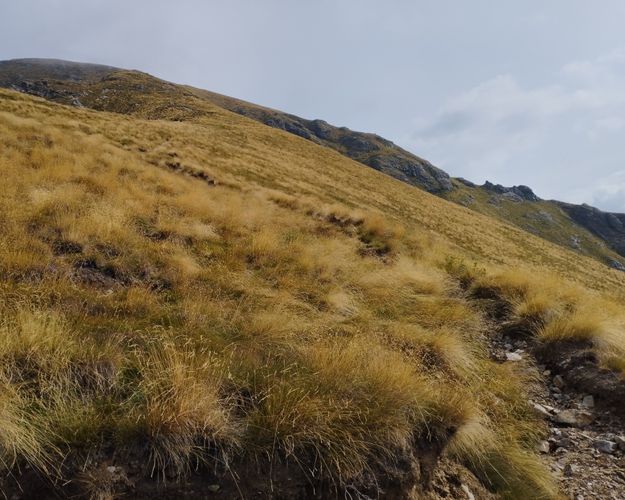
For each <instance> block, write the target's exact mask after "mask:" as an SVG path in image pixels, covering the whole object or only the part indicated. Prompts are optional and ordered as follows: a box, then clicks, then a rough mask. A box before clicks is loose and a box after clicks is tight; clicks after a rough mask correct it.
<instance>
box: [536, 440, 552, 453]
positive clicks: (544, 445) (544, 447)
mask: <svg viewBox="0 0 625 500" xmlns="http://www.w3.org/2000/svg"><path fill="white" fill-rule="evenodd" d="M550 448H551V447H550V446H549V441H541V442H540V443H538V445H537V446H536V449H537V450H538V451H539V452H540V453H549V450H550Z"/></svg>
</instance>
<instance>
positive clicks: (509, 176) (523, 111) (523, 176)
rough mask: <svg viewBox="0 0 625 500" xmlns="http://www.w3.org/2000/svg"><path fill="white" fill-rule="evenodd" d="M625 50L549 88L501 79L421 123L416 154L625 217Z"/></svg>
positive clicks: (575, 65) (414, 140) (573, 70)
mask: <svg viewBox="0 0 625 500" xmlns="http://www.w3.org/2000/svg"><path fill="white" fill-rule="evenodd" d="M624 130H625V49H624V50H616V51H613V52H610V53H608V54H605V55H603V56H601V57H598V58H596V59H594V60H586V61H574V62H570V63H568V64H566V65H564V66H563V67H562V68H561V69H560V70H558V71H557V72H556V73H555V74H554V75H553V78H552V81H550V82H549V83H547V84H544V85H542V86H540V85H539V86H526V85H522V84H521V83H520V82H519V80H518V79H517V78H515V77H514V76H513V75H511V74H504V75H498V76H496V77H494V78H492V79H490V80H487V81H485V82H483V83H480V84H479V85H477V86H475V87H473V88H471V89H469V90H467V91H465V92H462V93H460V94H459V95H456V96H455V97H453V98H451V99H448V100H447V102H446V103H445V104H444V105H443V106H442V107H441V108H440V109H439V110H438V111H437V112H436V113H435V114H434V115H432V116H429V117H425V118H422V119H421V120H420V121H419V122H417V123H416V130H415V132H414V133H413V135H412V137H411V139H409V141H410V144H409V147H410V148H411V149H413V150H415V151H419V152H420V154H422V155H423V156H425V157H426V158H429V159H430V160H432V161H434V162H435V163H439V165H440V166H442V167H443V168H446V169H448V170H449V171H451V173H452V174H454V175H461V176H464V177H468V178H470V179H473V180H476V181H478V182H482V181H483V180H485V179H489V180H492V181H496V182H501V183H510V184H512V183H517V184H519V183H523V184H530V185H533V186H534V187H535V188H536V189H537V191H538V192H539V193H540V194H543V196H546V197H560V198H563V197H564V198H566V197H567V196H569V197H572V198H575V200H571V201H580V200H579V197H580V196H581V195H582V194H583V195H584V196H586V197H587V198H586V199H584V200H582V201H587V202H595V203H597V204H599V205H600V206H602V207H605V208H611V209H618V210H625V174H623V173H622V172H617V174H613V172H615V170H618V169H620V168H622V167H623V166H625V148H622V147H621V146H620V144H621V143H622V142H623V131H624Z"/></svg>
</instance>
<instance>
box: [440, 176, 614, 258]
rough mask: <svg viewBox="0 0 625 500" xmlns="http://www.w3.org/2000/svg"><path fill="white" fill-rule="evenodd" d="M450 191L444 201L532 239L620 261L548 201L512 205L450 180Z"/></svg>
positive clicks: (602, 242)
mask: <svg viewBox="0 0 625 500" xmlns="http://www.w3.org/2000/svg"><path fill="white" fill-rule="evenodd" d="M454 188H455V189H454V190H453V191H450V192H449V193H445V195H444V198H445V199H447V200H450V201H453V202H455V203H459V204H461V205H464V206H467V207H468V208H470V209H471V210H475V211H476V212H479V213H482V214H485V215H488V216H490V217H494V218H497V219H500V220H502V221H504V222H508V223H510V224H513V225H515V226H517V227H520V228H522V229H524V230H526V231H528V232H530V233H532V234H534V235H536V236H540V237H541V238H544V239H546V240H548V241H551V242H553V243H556V244H558V245H560V246H562V247H564V248H570V249H572V250H575V251H577V252H579V253H582V254H584V255H588V256H590V257H593V258H595V259H597V260H598V261H599V262H605V263H607V264H609V263H610V262H614V261H616V262H621V263H622V262H624V261H623V257H622V256H620V255H619V254H617V253H616V252H615V251H613V250H611V249H610V247H609V246H607V244H606V243H605V242H604V241H603V240H601V239H600V238H598V237H597V236H595V235H594V234H592V233H591V232H590V231H588V230H587V229H585V228H584V227H582V226H580V225H579V224H576V223H575V222H574V221H573V220H572V219H571V218H570V217H569V215H567V214H566V213H565V212H564V211H563V210H562V209H561V208H560V207H559V206H558V204H557V202H553V201H549V200H541V201H538V202H527V201H523V202H516V201H510V200H506V199H505V198H503V197H498V196H497V195H495V194H494V193H492V192H489V191H488V190H486V189H484V188H483V187H481V186H476V187H470V186H466V185H465V184H463V183H462V182H459V181H454Z"/></svg>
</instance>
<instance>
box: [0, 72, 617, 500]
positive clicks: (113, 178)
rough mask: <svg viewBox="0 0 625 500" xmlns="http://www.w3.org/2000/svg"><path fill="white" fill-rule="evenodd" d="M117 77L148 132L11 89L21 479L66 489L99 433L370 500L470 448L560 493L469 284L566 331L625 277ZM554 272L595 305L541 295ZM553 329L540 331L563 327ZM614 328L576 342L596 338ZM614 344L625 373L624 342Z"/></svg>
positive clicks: (171, 457) (6, 246) (10, 197)
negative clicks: (396, 469)
mask: <svg viewBox="0 0 625 500" xmlns="http://www.w3.org/2000/svg"><path fill="white" fill-rule="evenodd" d="M116 78H119V81H118V83H119V87H118V92H115V91H113V92H112V93H111V94H110V95H109V96H108V97H107V104H106V108H107V109H115V110H117V111H129V112H131V113H132V114H134V115H135V116H136V117H130V116H123V115H118V114H108V113H102V112H100V113H98V112H94V111H87V110H81V109H76V108H68V107H63V106H59V105H56V104H51V103H49V102H45V101H43V100H40V99H35V98H31V97H27V96H24V95H20V94H18V93H15V92H10V91H0V137H1V141H2V148H1V149H0V169H1V170H2V176H3V180H4V183H5V184H4V186H5V187H4V188H3V190H2V193H1V194H0V225H1V226H2V232H1V236H0V276H1V277H2V282H1V283H2V285H1V288H0V307H1V308H2V309H1V311H2V318H3V319H2V325H1V326H0V332H2V336H1V337H0V356H1V357H2V360H3V368H2V370H0V398H2V400H3V403H4V404H3V405H1V406H0V408H1V409H0V423H1V424H2V425H0V453H1V455H0V459H1V461H2V462H3V463H4V464H5V465H6V466H8V467H10V466H12V464H13V463H14V462H15V460H17V461H18V462H19V461H23V460H27V461H30V462H31V463H33V464H35V465H37V466H38V467H40V468H42V469H45V470H48V472H49V473H50V474H55V473H56V472H55V471H54V468H53V467H52V465H51V464H52V462H51V460H52V459H53V457H54V456H55V454H56V453H67V452H68V450H73V451H72V453H73V454H76V453H78V451H77V450H80V449H84V448H83V447H85V446H87V447H95V448H97V447H98V446H99V443H101V442H102V440H103V439H105V440H106V441H110V442H113V443H117V444H116V447H117V448H120V449H123V448H124V447H130V446H131V444H132V443H135V442H141V443H148V448H147V449H148V452H147V453H148V456H147V459H148V460H149V463H150V464H152V465H153V467H154V468H155V470H156V471H157V472H159V473H165V472H166V471H167V472H168V474H170V475H171V474H173V475H174V476H176V475H181V474H183V473H184V472H185V471H186V470H187V468H188V467H190V466H191V465H192V464H193V461H194V459H196V458H202V459H206V460H218V459H220V457H223V456H230V457H233V459H232V460H231V462H232V463H233V466H234V467H236V466H237V464H241V463H247V462H251V461H254V460H256V461H259V460H260V461H261V462H263V461H267V460H268V457H269V459H271V460H273V457H274V456H275V457H280V458H281V459H283V460H284V459H288V457H290V460H294V461H300V462H302V461H303V462H306V463H313V462H308V461H309V460H313V461H314V462H316V463H317V464H319V465H318V467H317V469H315V470H314V474H315V475H316V476H317V477H322V478H325V479H329V480H331V481H334V482H335V483H336V484H339V485H345V484H355V485H357V486H358V485H361V486H362V485H365V484H366V483H367V480H368V478H369V479H370V478H371V476H372V475H374V476H376V475H378V476H379V475H380V474H382V475H383V474H385V473H384V471H387V472H386V474H388V473H389V472H388V471H389V470H390V469H391V465H392V464H393V463H394V460H396V459H397V458H402V457H404V458H405V457H410V456H411V454H412V453H413V452H415V450H416V449H419V445H418V443H421V442H422V441H423V440H426V442H427V443H429V444H428V446H431V447H433V446H435V443H436V442H439V441H440V442H446V440H447V439H448V438H449V436H450V434H453V437H452V439H451V443H450V444H449V453H450V454H451V455H452V456H454V457H456V458H457V459H459V460H461V461H463V462H465V463H468V464H469V465H470V466H471V467H472V469H473V470H474V471H475V472H476V474H478V475H479V477H481V478H482V479H483V481H484V482H485V483H488V484H490V485H491V486H492V487H494V488H497V489H498V490H499V491H500V492H502V493H506V492H508V493H509V494H510V495H513V496H515V495H516V496H519V495H525V497H531V496H537V495H539V494H544V495H551V494H553V490H552V487H551V486H550V484H549V479H548V474H547V473H546V472H541V465H540V463H539V461H538V460H537V459H536V458H535V457H533V454H532V452H531V450H532V447H533V443H534V442H535V440H536V439H537V437H538V436H539V435H540V432H541V430H540V429H541V428H540V425H539V424H538V423H537V422H536V421H535V419H534V417H533V416H532V415H531V414H530V412H529V410H528V408H527V406H526V404H525V399H524V396H523V384H524V381H523V379H522V377H521V376H520V375H519V374H517V373H515V372H514V370H513V369H512V368H510V367H508V366H507V365H497V364H495V363H493V362H491V361H489V360H488V359H487V356H486V354H485V345H484V338H485V335H486V334H487V332H486V330H485V323H484V320H483V317H482V314H481V313H480V311H479V310H477V309H476V308H475V306H474V305H472V303H471V302H470V301H469V300H468V297H467V296H466V294H465V293H464V292H463V290H462V288H461V287H460V282H459V281H458V278H459V277H460V278H462V275H465V274H467V273H471V274H472V275H473V276H472V278H471V279H474V280H483V281H485V282H487V281H488V282H491V283H492V282H494V283H495V284H496V285H497V286H500V287H501V288H502V290H503V289H505V290H507V291H508V292H506V293H508V295H509V297H510V300H511V301H512V300H515V301H516V302H515V304H516V306H517V311H516V313H517V314H519V315H521V316H523V315H525V316H527V315H528V314H530V313H531V314H534V315H535V316H536V315H540V316H541V317H543V316H545V317H547V316H548V317H549V318H551V317H552V316H553V317H557V319H559V320H560V319H561V318H563V317H564V318H569V316H570V312H571V310H573V311H575V310H579V311H583V309H582V307H581V306H582V305H586V304H593V305H596V304H597V303H598V302H597V301H603V302H601V303H602V304H608V302H606V299H604V298H603V297H602V296H601V294H609V295H610V296H611V297H612V300H614V301H617V304H618V303H621V301H622V300H623V297H624V291H625V288H624V286H623V285H624V284H625V276H624V275H623V274H622V273H618V272H615V271H607V270H606V268H605V267H604V266H603V265H601V264H599V263H597V262H596V261H594V260H592V259H589V258H585V257H580V256H579V255H576V254H573V253H571V252H568V251H566V250H563V249H562V248H559V247H557V246H555V245H553V244H550V243H548V242H545V241H544V240H542V239H540V238H537V237H534V236H531V235H528V234H527V233H525V232H523V231H521V230H518V229H516V228H513V227H511V226H508V225H506V224H502V223H499V222H497V221H496V220H493V219H491V218H488V217H485V216H482V215H479V214H476V213H474V212H472V211H470V210H468V209H464V208H462V207H459V206H457V205H454V204H452V203H449V202H446V201H444V200H441V199H439V198H436V197H434V196H431V195H429V194H427V193H425V192H422V191H420V190H417V189H414V188H412V187H411V186H408V185H406V184H403V183H401V182H399V181H396V180H394V179H392V178H389V177H386V176H384V175H382V174H379V173H377V172H375V171H373V170H369V169H363V168H362V166H361V165H360V164H358V163H356V162H353V161H351V160H348V159H346V158H345V157H343V156H341V155H340V154H338V153H336V152H334V151H331V150H329V149H325V148H321V147H319V146H316V145H314V144H312V143H310V142H308V141H305V140H303V139H299V138H297V137H294V136H292V135H290V134H287V133H283V132H280V131H276V130H273V129H271V128H269V127H265V126H262V125H260V124H258V123H256V122H254V121H252V120H249V119H246V118H243V117H240V116H238V115H235V114H232V113H229V112H227V111H225V110H223V109H220V108H218V107H214V106H212V105H210V104H208V103H207V102H205V101H202V100H198V99H197V98H196V97H195V96H192V95H189V94H184V93H182V94H180V90H179V89H177V88H175V87H173V86H172V87H167V88H157V89H151V88H149V87H147V84H148V82H145V84H144V83H142V82H141V81H140V78H141V75H138V74H136V73H123V74H121V75H118V76H117V77H116ZM137 79H139V80H137ZM129 82H132V84H133V85H134V87H133V86H130V85H129ZM133 89H135V90H134V91H133ZM136 90H141V93H140V94H137V93H136ZM172 96H174V97H176V99H175V101H173V102H172ZM101 97H102V96H101V95H96V94H94V95H93V97H92V98H93V99H94V103H96V102H97V101H96V99H101ZM84 98H85V99H89V96H85V97H84ZM128 106H132V108H131V109H129V108H128ZM94 107H95V106H94ZM143 118H150V119H151V120H149V121H146V120H143ZM155 118H161V119H159V120H156V119H155ZM171 120H175V121H171ZM208 180H210V181H211V182H208ZM213 181H214V182H215V183H213ZM462 262H466V263H468V264H466V265H465V264H462ZM474 262H475V263H476V264H475V265H474V264H473V263H474ZM476 266H477V267H476ZM481 267H488V268H490V267H493V268H506V269H515V270H516V271H517V275H516V277H514V278H511V277H510V275H509V274H504V275H498V274H496V273H495V274H491V273H490V272H489V273H488V274H486V275H485V274H483V273H481V272H476V269H478V268H481ZM519 270H520V271H519ZM551 273H554V274H557V275H559V276H560V278H558V279H564V280H565V281H566V282H571V283H573V282H574V283H576V284H577V285H580V286H583V287H586V288H587V289H589V290H593V291H580V290H577V289H575V288H571V287H569V285H567V284H563V283H560V282H557V283H558V286H555V287H552V288H548V287H544V286H543V285H544V283H545V282H546V281H545V275H548V274H551ZM519 274H520V277H519ZM524 275H528V276H534V277H535V282H534V283H531V284H527V283H528V281H527V279H526V278H525V277H524ZM554 279H555V278H554ZM519 283H520V285H519ZM556 289H557V292H556V291H555V290H556ZM519 290H520V291H519ZM541 290H552V291H553V294H550V293H547V294H543V295H541V294H540V293H538V291H541ZM563 290H564V291H567V290H571V293H570V294H569V295H568V296H566V297H564V298H562V297H559V296H558V294H562V293H563V292H562V291H563ZM545 295H546V296H545ZM519 299H522V300H519ZM606 310H607V309H606ZM536 311H538V313H536ZM546 312H548V313H549V314H547V313H546ZM614 316H616V313H614ZM549 321H550V320H549ZM549 321H547V320H544V321H542V323H541V324H543V325H545V324H546V326H549V325H552V327H551V330H549V331H547V329H546V328H543V330H544V331H543V334H544V335H545V337H548V336H549V335H555V336H557V335H559V334H560V333H562V332H561V331H559V332H560V333H558V331H556V332H555V333H554V331H553V330H554V327H553V324H555V323H553V322H551V323H550V322H549ZM602 321H603V318H598V319H597V321H596V323H593V324H592V325H590V326H588V325H584V326H585V327H587V328H586V329H585V330H584V331H583V332H582V333H583V334H584V335H586V337H590V338H599V334H600V333H601V332H600V330H601V328H602ZM560 323H561V321H560ZM560 323H557V325H560ZM571 323H572V326H571V325H568V327H569V329H568V330H567V329H566V327H567V325H565V327H564V328H560V330H562V331H564V334H563V335H565V336H566V335H575V334H579V329H577V330H576V329H575V328H576V327H577V326H579V325H578V324H577V323H575V321H573V320H571ZM557 325H556V326H557ZM560 326H561V325H560ZM571 332H573V333H571ZM580 335H581V334H580ZM601 340H602V342H603V343H602V344H601V346H604V347H605V346H607V347H605V348H606V349H608V348H609V351H610V352H609V354H610V355H614V359H620V358H618V356H620V354H619V353H618V349H619V348H620V347H622V345H623V343H622V338H620V337H613V338H612V337H610V338H608V337H607V336H602V337H601ZM606 352H607V350H606ZM614 363H615V364H616V362H614ZM311 457H312V458H311ZM380 471H382V472H380ZM60 473H61V474H62V473H63V472H62V471H61V472H60ZM361 486H358V487H361ZM93 487H94V488H95V487H98V485H97V484H96V485H95V486H93ZM362 487H363V488H365V486H362Z"/></svg>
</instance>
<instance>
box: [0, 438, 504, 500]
mask: <svg viewBox="0 0 625 500" xmlns="http://www.w3.org/2000/svg"><path fill="white" fill-rule="evenodd" d="M442 450H443V446H442V445H441V444H440V443H439V444H432V443H431V442H426V441H423V440H422V441H421V442H420V443H419V442H417V443H415V448H414V452H413V454H411V455H410V456H408V457H405V458H406V459H404V460H398V461H397V463H396V464H394V466H393V467H388V468H385V470H384V471H383V472H382V471H377V473H376V474H375V475H372V476H371V478H370V479H369V481H368V482H367V481H365V482H364V483H360V484H358V485H349V484H348V485H337V484H334V483H332V482H329V481H327V480H325V481H320V480H318V479H315V478H314V477H313V476H312V475H311V470H312V469H313V468H314V467H310V465H309V466H305V465H303V464H295V463H293V462H279V461H277V462H275V463H273V464H271V465H269V464H267V463H264V464H260V463H259V464H233V465H232V467H231V469H228V470H227V469H225V468H224V467H223V466H218V465H213V467H206V466H204V467H201V468H199V469H198V470H195V471H190V473H189V474H188V475H187V476H186V477H185V478H184V479H183V480H181V481H176V480H175V478H173V477H159V478H156V477H151V475H150V469H149V467H148V466H147V460H146V459H147V457H146V454H145V452H144V451H141V450H139V449H136V450H135V451H134V453H133V454H132V455H125V456H123V457H122V456H115V455H114V454H112V455H111V456H108V457H106V456H104V454H103V453H94V454H85V455H82V456H80V457H78V456H74V457H72V458H70V459H68V460H67V461H66V463H65V464H64V466H63V467H62V469H63V474H62V475H63V477H65V478H70V479H69V480H67V479H66V480H63V481H61V480H59V481H56V482H55V483H52V482H50V481H49V480H48V479H46V478H45V477H44V476H42V475H41V474H40V473H38V472H37V471H35V470H33V469H32V468H30V467H28V466H25V467H22V468H21V469H20V470H19V471H17V470H16V471H15V474H14V476H12V477H8V478H0V493H2V494H3V495H4V498H7V499H11V500H29V499H38V500H39V499H58V498H94V499H98V500H100V499H101V500H109V499H113V498H116V499H117V498H119V499H123V498H128V499H131V498H132V499H153V498H159V499H171V500H174V499H215V500H217V499H234V498H245V499H294V498H302V499H332V498H336V499H362V500H365V499H374V498H375V499H389V500H390V499H406V500H409V499H414V500H416V499H425V500H438V499H441V498H445V499H466V500H474V499H485V500H494V499H496V498H497V496H496V495H493V494H492V493H489V492H488V491H487V490H486V489H485V488H484V487H483V486H482V485H481V484H480V483H479V481H478V480H477V479H476V478H475V476H473V475H472V474H471V473H470V472H469V471H468V470H467V469H466V468H464V467H462V466H461V465H459V464H457V463H454V462H452V461H450V460H448V459H446V458H442V459H440V456H439V455H440V453H441V452H442ZM417 457H418V459H417ZM235 471H236V472H235ZM374 476H375V477H374ZM376 478H377V479H376ZM0 498H2V495H1V494H0Z"/></svg>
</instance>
